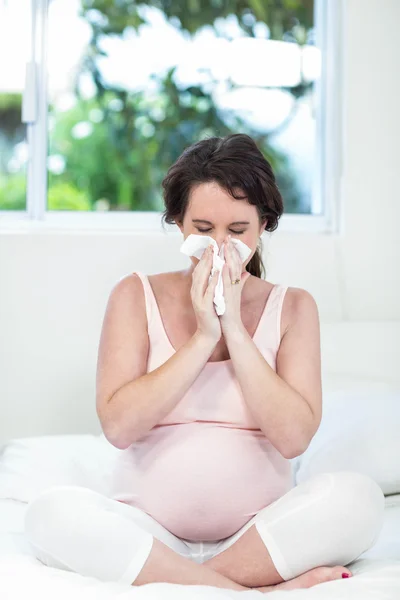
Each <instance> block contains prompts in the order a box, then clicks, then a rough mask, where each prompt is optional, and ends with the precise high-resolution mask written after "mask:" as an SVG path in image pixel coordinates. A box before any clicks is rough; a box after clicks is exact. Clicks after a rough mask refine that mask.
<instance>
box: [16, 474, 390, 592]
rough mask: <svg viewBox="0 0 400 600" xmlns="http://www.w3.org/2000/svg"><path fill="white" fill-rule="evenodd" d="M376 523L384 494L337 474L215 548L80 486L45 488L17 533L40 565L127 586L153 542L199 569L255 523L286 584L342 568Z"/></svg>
mask: <svg viewBox="0 0 400 600" xmlns="http://www.w3.org/2000/svg"><path fill="white" fill-rule="evenodd" d="M177 502H179V498H177ZM383 517H384V495H383V493H382V490H381V488H380V487H379V486H378V484H377V483H376V482H375V481H374V480H373V479H371V478H370V477H367V476H366V475H362V474H360V473H356V472H352V471H338V472H332V473H331V472H329V473H322V474H319V475H315V476H313V477H311V478H310V479H308V480H307V481H305V482H303V483H300V484H298V485H297V486H295V487H293V488H292V489H291V490H290V491H289V492H287V493H286V494H285V495H283V496H282V497H280V498H278V500H275V501H274V502H272V503H271V504H270V505H269V506H267V507H265V508H263V509H262V510H260V511H259V512H258V513H257V514H256V515H255V516H254V517H253V518H252V519H251V520H250V521H248V522H247V523H246V524H245V525H244V526H243V527H242V528H241V529H240V530H239V531H237V532H236V533H235V534H234V535H232V536H230V537H228V538H225V539H223V540H220V541H215V542H209V541H208V542H190V541H188V540H183V539H181V538H179V537H176V536H175V535H173V534H172V533H171V532H170V531H168V530H167V529H166V528H165V527H163V526H162V525H160V524H159V523H158V522H157V521H155V520H154V519H153V518H152V517H151V516H150V515H148V514H147V513H145V512H143V511H142V510H140V509H138V508H136V507H134V506H130V505H126V504H123V503H121V502H118V501H116V500H112V499H110V498H107V497H106V496H103V495H102V494H99V493H98V492H95V491H93V490H90V489H88V488H85V487H80V486H79V487H78V486H57V487H52V488H49V489H47V490H45V491H44V492H42V493H41V494H40V495H39V496H37V497H36V498H35V499H34V500H33V501H31V502H30V504H29V505H28V507H27V509H26V513H25V533H26V536H27V537H28V540H29V541H30V543H31V544H32V547H33V550H34V553H35V555H36V557H37V558H38V559H39V560H40V561H41V562H42V563H44V564H45V565H47V566H50V567H55V568H59V569H64V570H67V571H74V572H76V573H80V574H81V575H85V576H90V577H96V578H97V579H100V580H103V581H117V582H122V583H126V584H132V583H133V582H134V581H135V579H136V578H137V576H138V574H139V573H140V571H141V569H142V568H143V566H144V564H145V562H146V560H147V558H148V556H149V554H150V551H151V548H152V544H153V539H154V537H155V538H157V539H158V540H160V541H161V542H163V543H164V544H165V545H167V546H169V547H170V548H172V550H174V551H175V552H177V553H178V554H180V555H181V556H184V557H186V558H189V559H192V560H193V561H194V562H197V563H199V564H202V563H203V562H204V561H205V560H208V559H209V558H211V557H213V556H216V555H217V554H220V553H221V552H223V551H224V550H226V549H227V548H229V546H231V545H232V544H233V543H234V542H236V540H237V539H238V538H240V537H241V536H242V535H243V534H244V532H245V531H246V530H247V529H249V527H251V526H252V525H253V524H255V527H256V529H257V531H258V533H259V535H260V537H261V539H262V541H263V543H264V544H265V546H266V548H267V550H268V552H269V554H270V556H271V559H272V561H273V563H274V565H275V567H276V569H277V571H278V573H279V574H280V575H281V577H282V578H283V579H284V580H285V581H287V580H288V579H292V578H293V577H296V576H298V575H300V574H301V573H304V572H305V571H309V570H310V569H313V568H314V567H318V566H335V565H343V566H346V565H348V564H349V563H351V562H352V561H354V560H355V559H356V558H358V557H359V556H360V555H361V554H362V553H363V552H365V551H366V550H368V549H369V548H371V547H372V546H373V545H374V543H375V542H376V540H377V538H378V536H379V533H380V531H381V529H382V526H383Z"/></svg>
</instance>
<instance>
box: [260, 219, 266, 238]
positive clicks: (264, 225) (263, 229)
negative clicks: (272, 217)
mask: <svg viewBox="0 0 400 600" xmlns="http://www.w3.org/2000/svg"><path fill="white" fill-rule="evenodd" d="M267 223H268V219H264V221H262V222H261V228H260V235H262V233H263V232H264V231H265V228H266V226H267Z"/></svg>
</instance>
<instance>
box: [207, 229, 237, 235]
mask: <svg viewBox="0 0 400 600" xmlns="http://www.w3.org/2000/svg"><path fill="white" fill-rule="evenodd" d="M197 231H200V232H201V233H208V232H209V231H211V228H210V229H197ZM229 231H231V232H232V233H235V234H236V235H240V234H241V233H244V231H233V230H232V229H230V230H229Z"/></svg>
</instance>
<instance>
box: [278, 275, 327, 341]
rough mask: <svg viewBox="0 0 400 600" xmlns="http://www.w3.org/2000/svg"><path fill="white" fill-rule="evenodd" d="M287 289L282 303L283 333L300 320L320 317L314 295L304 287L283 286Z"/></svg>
mask: <svg viewBox="0 0 400 600" xmlns="http://www.w3.org/2000/svg"><path fill="white" fill-rule="evenodd" d="M282 287H283V288H284V289H286V292H285V296H284V301H283V304H282V315H281V324H282V334H284V333H286V331H287V330H288V329H289V327H291V326H292V325H294V324H295V323H296V322H298V321H299V320H301V321H304V320H308V319H310V318H311V319H312V318H315V317H316V318H317V319H318V318H319V315H318V306H317V303H316V301H315V298H314V297H313V295H312V294H311V293H310V292H309V291H308V290H305V289H304V288H300V287H292V286H282Z"/></svg>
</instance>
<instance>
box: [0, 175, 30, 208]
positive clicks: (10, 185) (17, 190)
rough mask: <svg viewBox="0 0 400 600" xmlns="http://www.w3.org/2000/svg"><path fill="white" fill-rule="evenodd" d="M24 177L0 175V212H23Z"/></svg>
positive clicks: (24, 198) (24, 201) (24, 197)
mask: <svg viewBox="0 0 400 600" xmlns="http://www.w3.org/2000/svg"><path fill="white" fill-rule="evenodd" d="M25 204H26V176H25V174H20V173H18V174H17V175H8V176H7V177H6V176H4V175H2V174H1V173H0V210H25Z"/></svg>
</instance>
